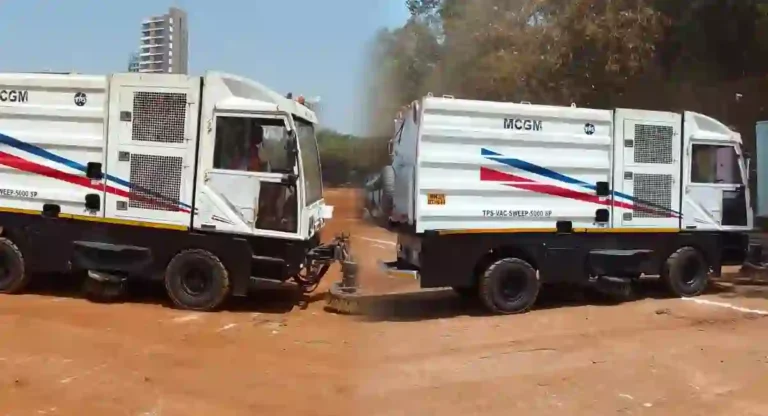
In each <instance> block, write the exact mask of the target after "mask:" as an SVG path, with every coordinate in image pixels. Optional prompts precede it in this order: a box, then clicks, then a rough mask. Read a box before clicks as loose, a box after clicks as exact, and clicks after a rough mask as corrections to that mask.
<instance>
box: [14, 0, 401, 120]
mask: <svg viewBox="0 0 768 416" xmlns="http://www.w3.org/2000/svg"><path fill="white" fill-rule="evenodd" d="M404 3H405V1H404V0H250V1H248V0H207V1H204V0H177V1H165V0H153V1H150V0H132V1H114V0H0V71H3V72H8V71H40V70H48V69H49V70H54V71H76V72H80V73H89V74H107V73H110V72H124V71H126V70H127V66H128V58H129V55H130V53H131V52H132V51H134V50H137V49H138V45H139V38H140V36H141V34H140V28H141V21H142V19H144V18H145V17H149V16H151V15H156V14H162V13H165V11H166V10H167V9H168V7H169V6H171V5H176V6H178V7H181V8H183V9H185V10H186V11H187V13H188V14H189V33H190V44H189V54H190V58H189V65H190V73H191V74H194V75H199V74H202V73H203V72H204V71H205V70H208V69H214V70H221V71H226V72H231V73H234V74H237V75H242V76H246V77H248V78H252V79H255V80H257V81H259V82H261V83H263V84H265V85H267V86H269V87H271V88H273V89H275V90H277V91H278V92H281V93H286V92H288V91H292V92H294V93H295V94H296V95H298V94H304V95H305V96H321V97H322V107H321V110H320V111H321V114H320V117H321V123H322V124H325V125H327V126H330V127H333V128H335V129H338V130H341V131H344V132H360V131H362V130H363V126H362V125H361V124H362V123H363V121H362V119H363V117H362V113H361V109H360V97H361V94H362V93H361V91H362V89H361V86H362V85H363V82H364V80H363V71H364V68H365V65H364V64H365V51H366V45H367V44H368V42H370V40H371V38H372V36H373V35H374V33H375V32H376V31H377V30H378V29H379V28H381V27H395V26H398V25H401V24H402V23H403V22H404V21H405V19H407V17H408V11H407V10H406V8H405V5H404Z"/></svg>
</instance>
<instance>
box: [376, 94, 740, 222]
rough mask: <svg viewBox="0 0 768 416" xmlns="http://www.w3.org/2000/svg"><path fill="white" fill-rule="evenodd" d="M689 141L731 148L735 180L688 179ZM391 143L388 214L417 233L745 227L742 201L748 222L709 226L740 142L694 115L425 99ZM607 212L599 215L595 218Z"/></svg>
mask: <svg viewBox="0 0 768 416" xmlns="http://www.w3.org/2000/svg"><path fill="white" fill-rule="evenodd" d="M684 121H685V122H684ZM697 140H698V141H699V142H700V143H720V144H726V145H728V146H731V148H732V149H733V150H734V151H735V152H737V153H738V154H739V158H738V159H737V158H731V159H729V160H731V162H729V163H731V164H732V165H734V166H735V165H736V164H738V169H740V171H741V174H742V177H741V178H740V179H739V180H738V181H735V180H734V181H732V182H734V183H729V184H727V185H713V184H707V185H702V184H695V183H693V184H692V183H691V180H690V177H691V158H690V156H689V153H690V146H691V141H694V142H695V141H697ZM392 141H393V160H392V166H393V168H394V170H395V191H394V195H393V201H394V208H393V210H392V213H391V215H390V219H391V220H392V221H394V222H396V223H401V224H404V225H405V224H407V225H409V226H410V227H412V230H413V231H414V232H416V233H422V232H425V231H430V230H437V231H451V230H456V231H467V230H469V231H472V230H474V231H477V232H486V231H487V232H494V231H505V230H506V231H509V230H517V231H526V230H529V231H546V230H553V229H554V228H555V226H556V224H557V223H558V222H571V224H572V227H573V228H574V229H579V230H585V231H589V230H595V229H609V230H610V229H626V230H627V231H632V230H635V231H644V230H648V231H653V230H658V231H669V230H674V229H677V230H679V229H681V227H682V228H686V229H697V230H745V229H750V228H751V226H752V219H751V209H749V201H748V198H747V200H746V202H745V203H744V204H742V205H744V209H745V210H746V212H747V214H746V216H748V217H749V219H748V221H745V222H744V224H739V225H731V226H722V225H720V224H718V221H719V220H718V219H717V216H718V215H720V214H717V213H718V210H722V208H720V207H719V205H720V204H721V203H720V202H718V201H719V200H723V198H725V199H727V198H729V197H731V196H728V195H736V194H737V190H738V189H741V190H743V187H744V184H745V183H746V171H745V169H744V168H745V166H744V161H743V159H742V158H741V156H740V155H741V153H740V152H741V150H740V146H741V144H740V138H739V136H738V134H737V133H734V132H732V131H731V130H730V129H728V128H727V127H726V126H724V125H723V124H722V123H720V122H717V121H715V120H713V119H711V118H709V117H706V116H702V115H699V114H696V113H690V112H689V113H685V114H678V113H672V112H659V111H646V110H631V109H617V110H598V109H587V108H576V107H573V106H572V107H556V106H544V105H530V104H516V103H499V102H485V101H472V100H460V99H453V98H445V97H443V98H438V97H431V96H430V97H425V98H424V99H422V100H420V101H417V102H414V103H413V104H412V105H411V106H410V107H409V108H408V111H404V112H403V115H402V117H401V118H399V119H398V121H397V122H396V134H395V136H394V138H393V139H392ZM684 149H687V150H686V152H688V153H686V152H684V151H683V150H684ZM723 163H725V162H723ZM721 169H728V167H721ZM681 175H682V176H681ZM732 176H733V175H732ZM736 182H738V183H736ZM740 187H741V188H740ZM603 191H605V192H606V193H601V192H603ZM724 192H725V193H726V194H724ZM729 192H730V193H729ZM747 194H748V192H747ZM723 195H726V196H723ZM739 204H741V202H737V203H735V205H736V206H741V205H739ZM732 206H733V203H732ZM731 210H732V211H733V208H732V209H731ZM599 211H602V212H599ZM606 211H607V214H608V220H607V221H603V220H600V221H598V218H599V217H598V214H605V213H606ZM713 218H714V219H713ZM694 223H695V227H693V226H692V224H694Z"/></svg>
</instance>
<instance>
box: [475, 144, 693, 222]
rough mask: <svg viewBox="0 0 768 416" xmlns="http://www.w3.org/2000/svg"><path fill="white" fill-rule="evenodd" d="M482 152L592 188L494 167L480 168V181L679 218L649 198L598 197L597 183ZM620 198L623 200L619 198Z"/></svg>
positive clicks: (484, 152) (490, 157)
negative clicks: (560, 184)
mask: <svg viewBox="0 0 768 416" xmlns="http://www.w3.org/2000/svg"><path fill="white" fill-rule="evenodd" d="M481 154H482V156H483V157H485V158H486V159H488V160H492V161H495V162H499V163H501V164H504V165H506V166H509V167H512V168H515V169H517V170H520V171H523V172H527V173H531V174H534V175H538V176H542V177H545V178H547V179H550V180H554V181H556V182H560V183H564V184H568V185H574V186H576V187H579V188H582V189H585V190H588V191H593V192H592V193H587V192H582V191H577V190H574V189H570V188H565V187H561V186H557V185H551V184H549V183H543V182H538V181H535V180H533V179H530V178H526V177H522V176H519V175H515V174H512V173H507V172H501V171H499V170H496V169H492V168H488V167H481V168H480V180H481V181H487V182H500V183H503V184H504V185H507V186H511V187H514V188H518V189H523V190H527V191H531V192H536V193H541V194H546V195H552V196H557V197H561V198H568V199H572V200H576V201H582V202H588V203H592V204H597V205H603V206H614V207H618V208H624V209H628V210H637V211H644V212H647V213H653V214H658V213H662V214H663V215H666V216H667V217H669V218H680V216H681V215H680V212H678V211H675V210H672V209H669V208H666V207H662V206H660V205H657V204H653V203H651V202H648V201H644V200H642V199H640V198H636V197H633V196H632V195H627V194H625V193H622V192H618V191H612V192H611V195H610V198H605V197H599V196H597V195H596V194H595V193H594V191H596V190H597V185H596V184H590V183H587V182H584V181H582V180H579V179H576V178H573V177H571V176H567V175H564V174H562V173H559V172H556V171H553V170H551V169H548V168H545V167H543V166H539V165H535V164H533V163H530V162H526V161H524V160H521V159H517V158H513V157H509V156H504V155H502V154H500V153H496V152H494V151H491V150H488V149H482V150H481ZM619 199H623V200H624V201H621V200H619Z"/></svg>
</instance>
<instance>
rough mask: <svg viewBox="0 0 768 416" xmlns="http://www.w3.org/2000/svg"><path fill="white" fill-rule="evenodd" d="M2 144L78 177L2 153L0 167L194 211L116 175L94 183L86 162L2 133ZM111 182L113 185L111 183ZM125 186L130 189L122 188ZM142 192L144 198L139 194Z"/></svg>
mask: <svg viewBox="0 0 768 416" xmlns="http://www.w3.org/2000/svg"><path fill="white" fill-rule="evenodd" d="M0 145H7V146H9V147H12V148H14V149H17V150H20V151H23V152H25V153H28V154H31V155H34V156H38V157H40V158H42V159H45V160H47V161H50V162H53V163H54V164H58V165H61V166H66V167H68V168H70V169H72V170H74V171H77V172H78V173H77V174H73V173H68V172H65V171H63V170H59V169H55V168H53V167H50V166H47V165H43V164H40V163H37V162H34V161H32V160H29V159H25V158H22V157H19V156H16V155H13V154H10V153H7V152H4V151H2V150H0V165H4V166H8V167H10V168H14V169H17V170H20V171H23V172H27V173H33V174H36V175H41V176H45V177H48V178H52V179H56V180H59V181H62V182H66V183H69V184H73V185H78V186H82V187H84V188H89V189H93V190H97V191H105V192H107V193H110V194H113V195H116V196H120V197H123V198H130V199H139V200H145V201H147V202H150V203H154V204H159V205H162V206H164V207H166V208H169V209H174V210H177V211H181V212H191V210H192V206H190V205H189V204H185V203H183V202H181V201H177V200H173V199H171V198H168V197H166V196H164V195H161V194H159V193H157V192H154V191H152V190H150V189H146V188H143V187H140V186H137V185H136V184H132V183H130V182H129V181H127V180H125V179H122V178H119V177H117V176H114V175H109V174H107V175H105V179H106V181H107V183H106V184H100V183H96V184H94V183H92V181H91V179H90V178H88V177H86V176H85V174H86V171H87V167H86V166H85V165H83V164H82V163H79V162H76V161H74V160H71V159H67V158H65V157H62V156H60V155H57V154H55V153H52V152H50V151H48V150H45V149H43V148H41V147H38V146H35V145H33V144H31V143H27V142H23V141H21V140H18V139H16V138H13V137H11V136H8V135H5V134H2V133H0ZM110 182H111V183H112V184H110ZM118 186H120V187H124V188H127V189H121V188H119V187H118ZM138 193H140V194H141V195H139V194H138Z"/></svg>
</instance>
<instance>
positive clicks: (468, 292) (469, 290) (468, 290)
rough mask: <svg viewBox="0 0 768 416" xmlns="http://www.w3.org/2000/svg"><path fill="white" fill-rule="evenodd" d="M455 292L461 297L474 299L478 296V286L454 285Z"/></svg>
mask: <svg viewBox="0 0 768 416" xmlns="http://www.w3.org/2000/svg"><path fill="white" fill-rule="evenodd" d="M451 289H453V292H454V293H456V294H457V295H458V296H459V297H460V298H463V299H472V298H475V297H477V288H476V287H456V286H454V287H452V288H451Z"/></svg>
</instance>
